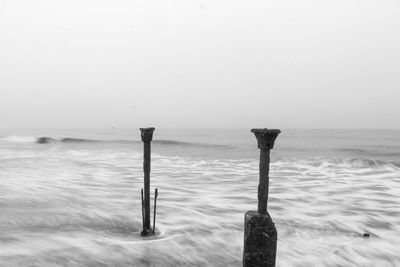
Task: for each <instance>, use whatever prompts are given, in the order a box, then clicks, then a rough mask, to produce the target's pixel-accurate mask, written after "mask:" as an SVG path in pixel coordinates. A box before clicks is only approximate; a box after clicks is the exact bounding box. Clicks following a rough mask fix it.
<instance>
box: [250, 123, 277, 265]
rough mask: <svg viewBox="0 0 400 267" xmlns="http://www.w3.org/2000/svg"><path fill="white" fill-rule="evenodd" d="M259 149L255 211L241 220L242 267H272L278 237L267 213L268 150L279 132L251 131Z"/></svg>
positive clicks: (272, 130) (270, 130) (273, 130)
mask: <svg viewBox="0 0 400 267" xmlns="http://www.w3.org/2000/svg"><path fill="white" fill-rule="evenodd" d="M251 132H253V133H254V134H255V136H256V138H257V142H258V148H259V149H260V174H259V185H258V210H257V211H247V212H246V213H245V217H244V252H243V266H246V267H250V266H252V267H253V266H266V267H274V266H275V261H276V246H277V239H278V233H277V231H276V228H275V225H274V222H273V221H272V218H271V216H270V215H269V213H268V211H267V204H268V188H269V163H270V150H271V149H272V148H273V147H274V142H275V140H276V138H277V137H278V134H279V133H280V132H281V131H280V130H278V129H252V130H251Z"/></svg>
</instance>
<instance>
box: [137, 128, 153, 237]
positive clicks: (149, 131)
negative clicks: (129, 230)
mask: <svg viewBox="0 0 400 267" xmlns="http://www.w3.org/2000/svg"><path fill="white" fill-rule="evenodd" d="M154 130H155V128H140V131H141V132H142V133H141V137H142V141H143V148H144V152H143V172H144V204H143V205H144V215H143V216H144V220H143V231H142V233H141V234H140V235H141V236H147V235H150V234H153V231H152V230H151V227H150V160H151V157H150V154H151V141H152V140H153V131H154ZM142 208H143V207H142Z"/></svg>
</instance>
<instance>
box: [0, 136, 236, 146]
mask: <svg viewBox="0 0 400 267" xmlns="http://www.w3.org/2000/svg"><path fill="white" fill-rule="evenodd" d="M1 140H3V141H7V142H17V143H21V142H24V143H37V144H50V143H141V141H137V140H97V139H86V138H74V137H64V138H53V137H48V136H41V137H30V136H8V137H5V138H2V139H1ZM152 143H153V144H155V145H162V146H181V147H204V148H208V147H210V148H211V147H214V148H232V147H233V146H230V145H221V144H209V143H208V144H207V143H196V142H184V141H176V140H153V141H152Z"/></svg>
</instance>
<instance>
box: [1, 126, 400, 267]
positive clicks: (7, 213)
mask: <svg viewBox="0 0 400 267" xmlns="http://www.w3.org/2000/svg"><path fill="white" fill-rule="evenodd" d="M157 131H158V130H156V132H155V135H154V139H155V142H153V154H152V173H151V185H152V195H153V192H154V191H153V190H154V188H156V187H157V188H158V189H159V198H158V206H157V222H156V228H157V235H156V236H155V237H152V238H146V239H144V238H141V237H140V231H141V230H142V229H141V223H142V218H141V204H140V189H141V188H142V187H143V170H142V162H143V161H142V147H141V142H140V135H139V132H138V131H137V130H124V131H120V132H118V131H117V132H115V131H105V130H104V131H102V132H100V131H97V132H96V131H84V130H76V131H75V132H74V131H70V132H68V133H66V132H63V131H62V130H58V131H49V132H45V131H44V130H43V131H42V132H40V133H37V132H35V131H33V130H32V131H29V130H27V131H25V132H22V133H14V132H11V131H8V132H7V131H4V132H3V133H2V135H0V149H1V150H0V151H1V152H0V213H1V216H0V248H1V249H0V266H241V261H242V249H243V220H244V213H245V211H247V210H254V209H256V207H257V199H256V197H257V184H258V150H257V147H256V143H255V138H254V136H252V134H251V133H250V131H249V130H235V131H234V130H220V131H217V132H213V131H211V130H202V131H186V132H185V131H183V132H182V131H179V134H180V135H178V134H177V133H178V131H173V130H170V131H168V130H160V131H158V132H157ZM399 133H400V132H399V131H389V132H384V131H382V132H379V131H378V132H377V133H374V132H372V133H371V132H368V133H365V132H362V131H347V132H346V131H344V133H343V132H340V131H337V132H333V133H332V132H330V131H328V130H326V131H316V130H309V131H308V132H307V131H296V130H288V131H286V132H285V130H284V131H283V133H282V135H281V136H279V137H278V139H277V141H276V146H275V148H274V150H273V151H272V152H271V156H272V162H271V173H270V176H271V180H270V199H269V204H268V209H269V212H270V214H271V216H272V218H273V220H274V222H275V224H276V227H277V230H278V253H277V266H400V204H399V203H400V202H399V195H400V167H399V166H400V165H399V162H400V160H399V157H398V156H400V137H399V136H400V135H399ZM135 134H136V135H137V136H135ZM49 135H51V137H52V138H54V140H55V141H54V142H50V143H48V144H37V143H35V142H34V140H35V139H36V137H40V136H49ZM377 135H378V136H379V135H380V137H381V138H376V136H377ZM130 136H131V137H132V140H130ZM310 136H311V137H312V136H314V138H311V137H310ZM64 137H76V138H87V139H90V140H92V141H84V140H80V141H79V142H74V141H73V140H69V142H61V141H59V140H61V139H60V138H64ZM157 139H158V141H157ZM93 140H96V142H94V141H93ZM160 140H161V141H160ZM364 233H368V234H369V235H370V237H369V238H363V237H362V235H363V234H364Z"/></svg>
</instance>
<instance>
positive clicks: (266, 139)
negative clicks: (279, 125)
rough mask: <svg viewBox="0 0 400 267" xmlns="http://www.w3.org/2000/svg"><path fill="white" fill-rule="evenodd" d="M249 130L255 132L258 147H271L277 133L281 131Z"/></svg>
mask: <svg viewBox="0 0 400 267" xmlns="http://www.w3.org/2000/svg"><path fill="white" fill-rule="evenodd" d="M251 132H252V133H254V134H255V136H256V138H257V142H258V148H259V149H263V150H265V149H273V148H274V143H275V140H276V138H277V137H278V134H280V133H281V130H279V129H267V128H264V129H251Z"/></svg>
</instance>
